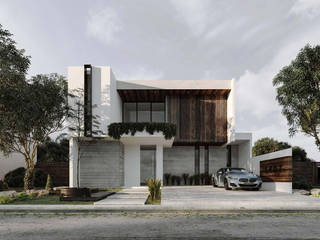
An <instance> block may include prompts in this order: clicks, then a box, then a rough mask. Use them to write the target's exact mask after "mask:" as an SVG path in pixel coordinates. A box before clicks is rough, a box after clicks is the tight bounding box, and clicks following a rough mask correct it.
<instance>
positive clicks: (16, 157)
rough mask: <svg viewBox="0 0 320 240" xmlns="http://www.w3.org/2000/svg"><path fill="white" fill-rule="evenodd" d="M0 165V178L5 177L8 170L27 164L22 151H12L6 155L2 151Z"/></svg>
mask: <svg viewBox="0 0 320 240" xmlns="http://www.w3.org/2000/svg"><path fill="white" fill-rule="evenodd" d="M0 166H1V167H0V179H3V178H4V176H5V175H6V174H7V173H8V172H10V171H12V170H14V169H16V168H19V167H25V166H26V164H25V161H24V156H23V155H22V154H21V153H11V154H10V155H8V156H5V155H4V154H3V153H2V152H0Z"/></svg>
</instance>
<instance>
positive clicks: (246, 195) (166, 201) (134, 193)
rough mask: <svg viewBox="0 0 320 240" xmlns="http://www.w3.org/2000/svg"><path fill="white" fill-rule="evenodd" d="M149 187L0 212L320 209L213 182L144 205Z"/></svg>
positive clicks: (306, 201)
mask: <svg viewBox="0 0 320 240" xmlns="http://www.w3.org/2000/svg"><path fill="white" fill-rule="evenodd" d="M147 195H148V192H147V188H146V187H141V188H129V189H124V190H123V191H122V192H120V193H117V194H114V195H112V196H110V197H108V198H106V199H104V200H101V201H98V202H96V203H95V204H94V205H0V212H103V211H109V212H119V211H131V212H140V211H141V212H172V211H190V212H191V211H204V212H237V211H276V212H278V211H280V212H281V211H319V212H320V198H316V197H311V196H302V195H297V194H287V193H279V192H270V191H225V190H224V189H223V188H213V187H211V186H185V187H184V186H180V187H163V189H162V200H161V205H144V202H145V200H146V198H147Z"/></svg>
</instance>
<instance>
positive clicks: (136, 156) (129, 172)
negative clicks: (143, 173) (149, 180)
mask: <svg viewBox="0 0 320 240" xmlns="http://www.w3.org/2000/svg"><path fill="white" fill-rule="evenodd" d="M124 185H125V186H126V187H133V186H140V145H139V144H128V145H127V144H126V145H124Z"/></svg>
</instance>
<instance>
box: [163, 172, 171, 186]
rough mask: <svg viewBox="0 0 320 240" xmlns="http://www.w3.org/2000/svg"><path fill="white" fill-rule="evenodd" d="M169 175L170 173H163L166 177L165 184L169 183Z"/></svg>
mask: <svg viewBox="0 0 320 240" xmlns="http://www.w3.org/2000/svg"><path fill="white" fill-rule="evenodd" d="M170 177H171V174H170V173H165V174H164V178H165V179H166V185H169V181H170Z"/></svg>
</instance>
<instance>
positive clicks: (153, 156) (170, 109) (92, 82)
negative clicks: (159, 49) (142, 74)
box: [68, 65, 251, 187]
mask: <svg viewBox="0 0 320 240" xmlns="http://www.w3.org/2000/svg"><path fill="white" fill-rule="evenodd" d="M68 87H69V90H70V91H71V90H73V89H77V88H82V89H83V90H84V104H85V106H86V108H85V109H86V111H85V114H88V116H87V117H85V119H86V121H85V124H84V128H85V131H84V132H85V134H84V135H85V136H84V137H81V139H80V140H79V139H78V138H77V137H74V136H71V137H70V186H71V187H74V186H76V185H77V159H78V155H80V166H79V170H80V178H79V181H80V186H81V187H120V186H126V187H127V186H140V185H143V184H144V183H145V180H146V179H147V178H151V177H156V178H158V179H163V176H164V174H166V173H168V174H171V175H178V176H181V175H182V174H184V173H188V174H189V175H198V174H201V173H207V174H212V173H214V172H216V171H217V170H218V169H219V168H222V167H226V166H232V167H243V168H249V167H250V166H249V164H250V162H249V161H250V158H251V134H250V133H236V132H235V102H234V98H235V97H234V92H235V89H234V80H233V79H232V80H128V81H126V80H121V81H119V80H117V79H116V77H115V76H114V74H113V73H112V70H111V68H110V67H108V66H105V67H96V66H91V65H84V66H78V67H69V68H68ZM92 115H98V116H99V120H100V130H102V131H103V133H102V134H99V135H94V134H92V131H93V130H92V129H93V128H94V124H93V121H94V120H93V119H92V117H90V116H92ZM128 122H131V123H136V122H137V123H139V122H141V123H146V124H148V123H172V124H174V125H175V128H176V133H175V136H174V137H171V138H166V137H165V136H164V133H163V132H162V131H160V132H154V133H153V134H150V133H148V131H146V130H145V129H144V130H142V131H139V130H138V131H136V132H135V133H134V134H131V132H128V134H126V133H124V134H122V135H121V137H120V139H117V138H114V137H110V136H109V134H108V126H109V125H110V124H112V123H119V124H120V125H118V126H121V124H123V125H125V123H128ZM163 126H165V124H163ZM78 144H80V153H79V152H78Z"/></svg>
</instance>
